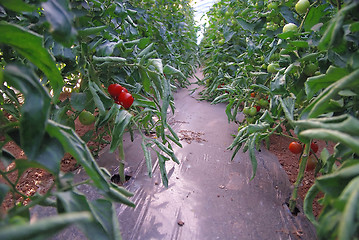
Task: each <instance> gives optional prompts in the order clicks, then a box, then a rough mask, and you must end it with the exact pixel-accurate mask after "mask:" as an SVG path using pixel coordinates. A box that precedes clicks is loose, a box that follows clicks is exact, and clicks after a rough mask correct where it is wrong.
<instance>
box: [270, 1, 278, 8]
mask: <svg viewBox="0 0 359 240" xmlns="http://www.w3.org/2000/svg"><path fill="white" fill-rule="evenodd" d="M268 8H269V9H277V8H278V3H277V2H271V3H269V4H268Z"/></svg>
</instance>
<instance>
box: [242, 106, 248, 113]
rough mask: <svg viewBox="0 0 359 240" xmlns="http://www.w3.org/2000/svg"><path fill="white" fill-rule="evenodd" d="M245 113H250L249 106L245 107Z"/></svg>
mask: <svg viewBox="0 0 359 240" xmlns="http://www.w3.org/2000/svg"><path fill="white" fill-rule="evenodd" d="M243 113H244V114H245V115H248V114H249V107H245V108H243Z"/></svg>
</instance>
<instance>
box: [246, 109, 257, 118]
mask: <svg viewBox="0 0 359 240" xmlns="http://www.w3.org/2000/svg"><path fill="white" fill-rule="evenodd" d="M248 114H249V115H250V116H252V117H254V116H255V115H256V114H257V108H255V107H251V108H250V109H249V113H248Z"/></svg>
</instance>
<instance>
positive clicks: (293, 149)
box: [288, 142, 303, 154]
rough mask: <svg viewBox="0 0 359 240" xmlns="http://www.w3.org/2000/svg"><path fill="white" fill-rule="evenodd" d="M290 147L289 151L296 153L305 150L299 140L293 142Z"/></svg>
mask: <svg viewBox="0 0 359 240" xmlns="http://www.w3.org/2000/svg"><path fill="white" fill-rule="evenodd" d="M288 148H289V151H291V152H292V153H294V154H300V153H301V152H302V150H303V148H302V145H301V144H300V143H298V142H291V143H290V144H289V147H288Z"/></svg>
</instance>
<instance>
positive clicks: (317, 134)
mask: <svg viewBox="0 0 359 240" xmlns="http://www.w3.org/2000/svg"><path fill="white" fill-rule="evenodd" d="M300 136H302V137H306V138H310V139H322V140H326V141H333V142H341V143H343V144H345V145H347V146H348V147H350V148H351V149H352V151H353V152H355V153H357V154H359V137H358V136H351V135H350V134H346V133H343V132H340V131H337V130H329V129H309V130H305V131H302V132H301V133H300Z"/></svg>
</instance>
